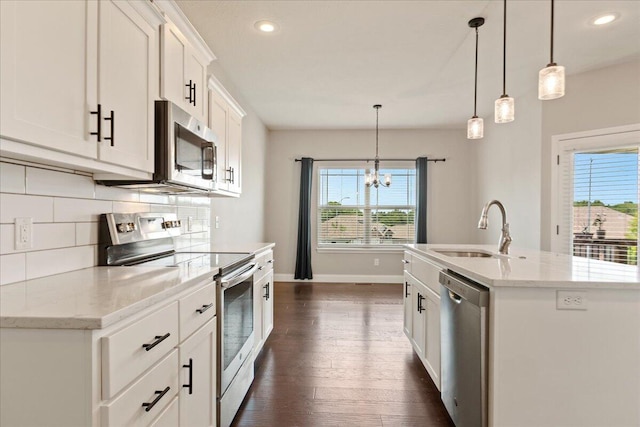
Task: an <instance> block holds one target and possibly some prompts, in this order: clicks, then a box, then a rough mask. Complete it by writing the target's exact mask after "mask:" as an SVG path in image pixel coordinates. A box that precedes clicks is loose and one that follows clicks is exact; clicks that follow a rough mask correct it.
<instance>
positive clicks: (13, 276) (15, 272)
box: [0, 254, 27, 285]
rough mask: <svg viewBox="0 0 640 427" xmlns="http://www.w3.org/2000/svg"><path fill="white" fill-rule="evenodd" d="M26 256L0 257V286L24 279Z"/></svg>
mask: <svg viewBox="0 0 640 427" xmlns="http://www.w3.org/2000/svg"><path fill="white" fill-rule="evenodd" d="M26 272H27V267H26V254H11V255H0V285H6V284H7V283H13V282H20V281H22V280H25V279H26V277H27V276H26Z"/></svg>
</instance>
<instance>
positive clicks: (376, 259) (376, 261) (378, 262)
mask: <svg viewBox="0 0 640 427" xmlns="http://www.w3.org/2000/svg"><path fill="white" fill-rule="evenodd" d="M373 265H374V266H375V267H377V266H379V265H380V258H374V259H373Z"/></svg>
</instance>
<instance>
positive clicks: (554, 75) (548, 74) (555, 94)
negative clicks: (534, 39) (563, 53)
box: [538, 0, 564, 101]
mask: <svg viewBox="0 0 640 427" xmlns="http://www.w3.org/2000/svg"><path fill="white" fill-rule="evenodd" d="M553 10H554V0H551V57H550V59H549V64H547V66H546V67H545V68H543V69H542V70H540V73H538V99H542V100H543V101H546V100H549V99H556V98H561V97H563V96H564V67H563V66H562V65H558V64H556V63H555V62H553Z"/></svg>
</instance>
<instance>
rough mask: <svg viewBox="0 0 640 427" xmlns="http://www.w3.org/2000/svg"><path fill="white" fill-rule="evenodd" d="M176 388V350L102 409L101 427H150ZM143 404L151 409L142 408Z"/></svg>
mask: <svg viewBox="0 0 640 427" xmlns="http://www.w3.org/2000/svg"><path fill="white" fill-rule="evenodd" d="M178 387H179V385H178V350H177V349H174V350H173V351H171V353H169V355H167V356H166V357H165V358H164V359H162V361H160V362H159V363H158V364H157V365H155V366H154V367H153V368H152V369H151V370H149V372H147V373H146V374H145V375H144V376H143V377H142V378H140V379H139V380H138V381H136V382H135V383H133V384H132V385H131V386H129V387H128V388H127V389H126V390H124V391H123V392H122V393H121V394H120V395H119V396H118V397H117V398H115V399H113V400H112V401H111V402H109V403H108V404H106V405H104V406H102V408H101V411H102V414H101V415H102V426H103V427H122V426H127V427H133V426H140V427H142V426H145V427H146V426H149V425H151V423H152V422H154V421H155V419H156V418H158V415H159V414H161V413H162V412H163V409H164V408H166V407H167V406H168V405H169V404H170V403H172V400H173V398H174V396H176V395H177V393H178V391H179V390H178ZM167 388H168V390H167ZM153 402H156V403H155V405H154V404H153ZM146 403H149V404H151V405H152V406H148V405H144V406H143V404H146ZM163 415H164V414H163ZM174 425H177V423H176V424H174Z"/></svg>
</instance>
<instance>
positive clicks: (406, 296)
mask: <svg viewBox="0 0 640 427" xmlns="http://www.w3.org/2000/svg"><path fill="white" fill-rule="evenodd" d="M409 286H410V285H409V282H404V297H405V298H409V295H411V293H409Z"/></svg>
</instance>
